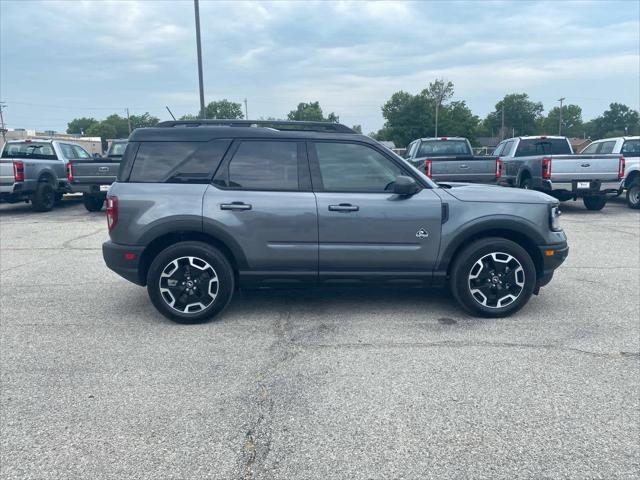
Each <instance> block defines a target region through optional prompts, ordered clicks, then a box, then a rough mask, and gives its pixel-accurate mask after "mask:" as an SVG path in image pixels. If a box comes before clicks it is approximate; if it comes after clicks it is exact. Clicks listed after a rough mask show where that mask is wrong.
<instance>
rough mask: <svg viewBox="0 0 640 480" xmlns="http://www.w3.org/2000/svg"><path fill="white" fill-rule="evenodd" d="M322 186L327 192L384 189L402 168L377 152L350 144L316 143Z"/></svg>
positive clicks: (400, 172)
mask: <svg viewBox="0 0 640 480" xmlns="http://www.w3.org/2000/svg"><path fill="white" fill-rule="evenodd" d="M315 149H316V155H317V158H318V166H319V167H320V176H321V177H322V184H323V186H324V189H325V190H327V191H331V192H385V191H390V190H393V183H394V181H395V179H396V177H397V176H398V175H402V174H403V171H402V169H401V168H400V167H399V166H397V165H396V164H395V163H393V162H392V161H391V160H390V159H388V158H387V157H385V156H384V155H382V154H381V153H380V152H378V151H376V150H374V149H373V148H371V147H368V146H365V145H359V144H354V143H324V142H323V143H316V144H315Z"/></svg>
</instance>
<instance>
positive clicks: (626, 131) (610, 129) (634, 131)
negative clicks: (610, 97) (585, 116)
mask: <svg viewBox="0 0 640 480" xmlns="http://www.w3.org/2000/svg"><path fill="white" fill-rule="evenodd" d="M585 130H586V132H587V133H588V134H589V136H590V137H591V138H593V139H598V138H606V137H617V136H621V135H640V115H639V114H638V111H637V110H633V109H631V108H629V107H628V106H627V105H624V104H622V103H612V104H610V105H609V110H605V112H604V113H603V114H602V115H601V116H599V117H597V118H594V119H593V120H591V121H590V122H587V123H586V124H585Z"/></svg>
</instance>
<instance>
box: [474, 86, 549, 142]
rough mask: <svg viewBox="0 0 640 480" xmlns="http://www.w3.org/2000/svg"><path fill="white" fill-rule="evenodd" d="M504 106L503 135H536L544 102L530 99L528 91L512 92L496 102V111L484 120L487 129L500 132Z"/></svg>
mask: <svg viewBox="0 0 640 480" xmlns="http://www.w3.org/2000/svg"><path fill="white" fill-rule="evenodd" d="M503 108H504V127H505V131H504V132H502V136H503V137H507V136H511V134H512V133H515V134H516V135H534V134H535V133H536V132H537V130H538V128H539V126H540V120H539V119H540V116H541V115H542V111H543V110H544V107H543V106H542V102H533V101H531V100H529V95H527V94H526V93H510V94H508V95H505V97H504V98H503V99H502V100H500V101H499V102H498V103H496V108H495V111H493V112H491V113H490V114H489V115H487V118H486V119H485V120H484V124H485V125H484V126H485V128H486V130H489V131H492V132H500V129H501V125H502V109H503Z"/></svg>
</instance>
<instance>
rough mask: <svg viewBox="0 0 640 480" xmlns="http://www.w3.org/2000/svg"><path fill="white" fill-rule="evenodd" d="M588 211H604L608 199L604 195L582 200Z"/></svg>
mask: <svg viewBox="0 0 640 480" xmlns="http://www.w3.org/2000/svg"><path fill="white" fill-rule="evenodd" d="M582 202H583V203H584V206H585V207H587V210H602V209H603V208H604V206H605V205H606V204H607V197H605V196H604V195H592V196H589V197H584V198H583V199H582Z"/></svg>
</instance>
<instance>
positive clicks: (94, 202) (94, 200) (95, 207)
mask: <svg viewBox="0 0 640 480" xmlns="http://www.w3.org/2000/svg"><path fill="white" fill-rule="evenodd" d="M82 202H83V203H84V208H86V209H87V210H88V211H90V212H99V211H100V210H102V206H103V205H104V198H102V197H101V196H97V195H91V194H88V193H83V194H82Z"/></svg>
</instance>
